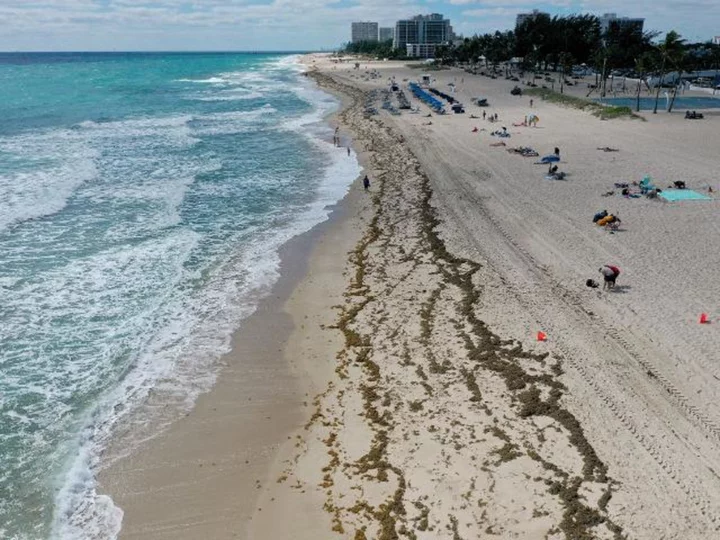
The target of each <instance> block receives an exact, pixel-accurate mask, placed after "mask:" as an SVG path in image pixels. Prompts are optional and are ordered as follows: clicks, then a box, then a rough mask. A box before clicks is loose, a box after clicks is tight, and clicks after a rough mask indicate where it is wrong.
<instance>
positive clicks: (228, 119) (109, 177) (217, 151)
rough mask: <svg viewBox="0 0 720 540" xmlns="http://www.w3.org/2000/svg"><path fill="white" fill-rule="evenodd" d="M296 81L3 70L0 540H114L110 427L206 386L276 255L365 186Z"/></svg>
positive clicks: (198, 66)
mask: <svg viewBox="0 0 720 540" xmlns="http://www.w3.org/2000/svg"><path fill="white" fill-rule="evenodd" d="M301 71H302V70H301V67H300V65H299V64H298V57H297V56H292V55H279V54H240V53H197V54H184V53H183V54H181V53H172V54H166V53H128V54H124V53H106V54H96V53H82V54H81V53H64V54H50V53H47V54H46V53H38V54H19V53H18V54H0V118H1V119H2V121H0V322H1V323H2V325H1V327H0V456H1V457H2V468H0V538H7V539H23V540H24V539H33V540H34V539H43V538H61V539H65V538H68V539H70V538H72V539H83V538H113V537H115V536H116V535H117V532H118V530H119V528H120V526H121V515H122V512H121V510H120V509H118V508H117V507H116V506H115V505H114V504H113V502H112V500H110V499H109V497H107V496H104V495H99V494H98V493H97V486H96V477H95V473H96V471H97V470H98V468H99V467H101V466H102V461H101V460H102V450H103V448H104V447H105V445H106V444H107V442H108V440H109V438H110V437H111V436H112V434H113V432H114V430H115V429H117V427H118V426H119V425H122V423H123V421H124V420H125V419H128V418H131V417H132V415H133V412H134V411H137V408H138V407H139V406H141V405H142V404H143V403H147V401H148V399H149V398H150V397H152V398H154V399H155V400H156V401H160V402H164V403H171V404H172V405H173V408H174V409H177V410H183V409H187V408H189V407H191V406H192V403H193V402H194V400H195V398H196V397H197V396H198V395H199V394H200V393H202V392H204V391H206V390H208V389H209V388H210V387H211V386H212V384H213V382H214V380H215V376H216V372H217V371H218V368H219V366H218V359H219V358H220V357H221V355H222V354H223V353H225V352H227V351H228V350H229V347H230V337H231V334H232V333H233V332H234V331H235V330H236V329H237V328H238V327H239V326H240V325H241V324H242V320H243V319H244V318H246V317H247V316H248V315H249V314H251V313H252V312H253V310H254V308H255V306H256V304H257V301H258V299H259V298H262V296H263V295H266V294H267V293H268V292H269V290H270V288H271V287H272V285H273V283H274V282H275V281H276V280H277V278H278V268H279V256H278V249H279V247H280V246H281V245H282V244H283V243H285V242H287V241H288V240H289V239H291V238H292V237H294V236H296V235H298V234H300V233H302V232H305V231H307V230H309V229H310V228H312V227H313V226H314V225H316V224H318V223H320V222H322V221H324V220H325V219H327V216H328V215H329V212H330V209H329V207H330V206H332V205H333V204H334V203H336V202H337V201H338V200H339V199H341V198H342V197H343V196H344V194H345V193H346V192H347V189H348V187H349V185H350V183H351V182H352V181H353V180H354V179H355V178H356V177H357V175H358V174H359V173H360V167H359V165H358V163H357V161H356V159H355V154H354V153H353V154H351V155H350V156H348V154H347V151H346V150H345V149H342V148H335V147H334V146H333V145H332V142H331V141H332V130H331V128H330V127H329V126H327V125H326V124H324V123H323V118H324V117H326V115H327V114H329V113H330V112H332V111H333V110H336V109H337V107H338V102H337V101H336V99H335V98H333V97H332V96H330V95H328V94H325V93H323V92H321V91H319V90H318V89H316V88H315V87H314V86H313V84H312V83H311V81H309V80H308V79H307V78H306V77H303V76H302V74H301ZM159 395H160V396H162V399H159V398H158V396H159ZM163 418H164V419H167V418H166V416H164V417H163ZM160 420H161V419H160V418H157V419H154V418H153V415H152V414H149V413H148V414H144V415H143V421H146V422H149V423H152V422H155V421H158V422H159V421H160ZM135 421H137V419H136V420H135Z"/></svg>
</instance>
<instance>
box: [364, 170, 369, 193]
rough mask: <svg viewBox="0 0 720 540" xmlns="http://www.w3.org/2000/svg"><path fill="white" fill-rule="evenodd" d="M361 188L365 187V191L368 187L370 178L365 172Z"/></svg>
mask: <svg viewBox="0 0 720 540" xmlns="http://www.w3.org/2000/svg"><path fill="white" fill-rule="evenodd" d="M363 188H365V191H367V190H368V189H370V179H369V178H368V177H367V174H366V175H365V178H363Z"/></svg>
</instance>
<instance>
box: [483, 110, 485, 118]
mask: <svg viewBox="0 0 720 540" xmlns="http://www.w3.org/2000/svg"><path fill="white" fill-rule="evenodd" d="M483 120H485V111H483Z"/></svg>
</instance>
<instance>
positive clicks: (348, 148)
mask: <svg viewBox="0 0 720 540" xmlns="http://www.w3.org/2000/svg"><path fill="white" fill-rule="evenodd" d="M347 150H348V157H350V147H349V146H348V147H347Z"/></svg>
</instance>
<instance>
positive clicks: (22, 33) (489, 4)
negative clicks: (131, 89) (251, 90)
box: [0, 0, 720, 50]
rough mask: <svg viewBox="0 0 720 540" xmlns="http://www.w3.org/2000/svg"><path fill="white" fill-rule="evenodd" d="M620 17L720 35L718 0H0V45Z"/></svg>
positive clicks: (277, 37)
mask: <svg viewBox="0 0 720 540" xmlns="http://www.w3.org/2000/svg"><path fill="white" fill-rule="evenodd" d="M533 7H537V8H538V9H541V10H548V11H551V12H552V13H563V14H567V13H573V12H589V13H597V14H599V13H604V12H608V11H614V12H617V13H618V14H620V15H628V16H644V17H646V19H647V20H646V28H648V29H657V30H661V31H667V30H669V29H671V28H676V29H677V30H679V31H680V32H681V33H682V34H684V35H685V36H686V37H687V38H689V39H692V40H695V39H709V38H710V37H711V36H712V35H715V34H716V33H718V32H719V30H718V28H717V25H718V21H720V1H718V0H654V1H651V0H636V1H634V2H627V1H626V0H625V1H622V0H548V1H546V2H543V3H540V4H536V3H534V2H529V1H528V0H444V1H443V0H432V2H430V1H427V0H426V1H424V2H423V1H422V0H269V1H265V2H264V3H263V2H262V0H154V1H149V0H0V49H5V50H7V49H11V50H12V49H35V50H38V49H48V48H54V49H75V50H77V49H105V50H112V49H172V48H181V49H206V48H220V49H226V50H227V49H306V48H317V47H323V46H324V47H334V46H338V45H340V44H341V43H342V42H343V41H346V40H347V39H348V38H349V26H350V22H351V21H353V20H376V21H378V22H380V24H381V25H391V24H392V23H393V22H394V21H395V20H397V19H400V18H405V17H408V16H410V15H413V14H415V13H427V12H428V10H429V8H431V9H432V11H437V12H440V13H445V14H446V15H447V16H449V18H450V19H451V21H452V23H453V26H454V27H455V28H456V30H458V31H460V32H462V33H464V34H466V35H472V34H474V33H482V32H489V31H495V30H504V29H509V28H512V27H513V26H514V22H515V16H516V14H517V13H518V12H522V11H528V10H530V9H532V8H533Z"/></svg>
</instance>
